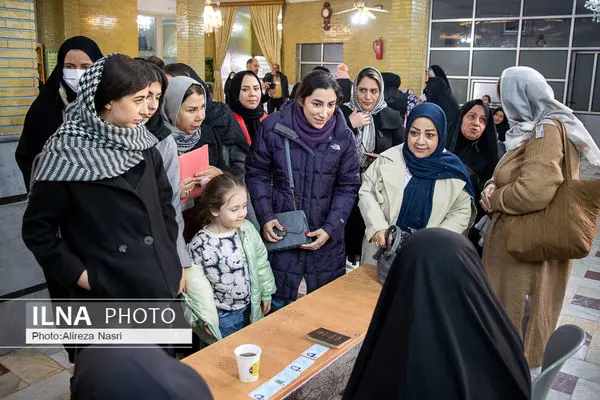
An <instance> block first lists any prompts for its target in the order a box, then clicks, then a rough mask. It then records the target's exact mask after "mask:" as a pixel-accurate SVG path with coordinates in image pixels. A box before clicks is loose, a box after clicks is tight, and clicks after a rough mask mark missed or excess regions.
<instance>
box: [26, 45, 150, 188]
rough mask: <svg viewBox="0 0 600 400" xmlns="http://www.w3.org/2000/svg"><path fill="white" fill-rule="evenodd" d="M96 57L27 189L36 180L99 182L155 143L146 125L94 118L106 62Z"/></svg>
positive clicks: (128, 166) (137, 160)
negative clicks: (108, 121)
mask: <svg viewBox="0 0 600 400" xmlns="http://www.w3.org/2000/svg"><path fill="white" fill-rule="evenodd" d="M113 55H114V54H111V55H108V56H106V57H104V58H101V59H99V60H98V61H96V62H95V63H94V65H92V67H91V68H90V69H88V70H87V71H86V72H85V73H84V74H83V75H82V76H81V79H80V80H79V93H78V95H77V99H76V100H75V101H74V102H73V103H71V104H70V105H69V107H68V108H67V111H66V113H67V120H66V122H64V123H63V124H62V125H61V126H60V127H59V128H58V129H57V131H56V133H54V135H52V136H51V137H50V139H48V141H47V142H46V144H45V146H44V149H43V150H42V152H41V153H40V154H39V155H38V156H37V157H36V158H35V160H34V163H33V170H32V171H33V172H32V174H31V176H32V179H31V187H33V185H34V184H35V182H37V181H87V182H89V181H97V180H100V179H107V178H114V177H117V176H119V175H121V174H123V173H125V172H126V171H128V170H129V169H131V168H132V167H134V166H136V165H137V164H139V163H140V161H142V160H143V158H144V157H143V154H142V152H143V151H144V150H147V149H149V148H151V147H153V146H154V145H156V144H157V143H158V140H157V139H156V138H155V137H154V135H152V134H151V133H149V132H148V130H147V129H146V127H145V126H144V125H139V126H137V127H135V128H122V127H118V126H115V125H112V124H109V123H107V122H105V121H103V120H102V119H100V117H99V116H98V113H97V111H96V107H95V105H94V98H95V96H96V90H97V89H98V85H99V84H100V81H101V79H102V73H103V71H104V64H105V62H106V60H107V59H108V58H109V57H111V56H113Z"/></svg>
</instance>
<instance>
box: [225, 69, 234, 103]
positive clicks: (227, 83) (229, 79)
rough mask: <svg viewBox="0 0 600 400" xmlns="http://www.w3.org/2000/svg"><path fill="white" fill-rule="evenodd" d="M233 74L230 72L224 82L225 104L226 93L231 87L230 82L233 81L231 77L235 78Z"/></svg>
mask: <svg viewBox="0 0 600 400" xmlns="http://www.w3.org/2000/svg"><path fill="white" fill-rule="evenodd" d="M235 74H236V73H235V72H233V71H231V72H230V73H229V76H228V77H227V80H226V81H225V90H224V92H225V103H227V93H229V87H230V86H231V80H232V79H233V77H234V76H235Z"/></svg>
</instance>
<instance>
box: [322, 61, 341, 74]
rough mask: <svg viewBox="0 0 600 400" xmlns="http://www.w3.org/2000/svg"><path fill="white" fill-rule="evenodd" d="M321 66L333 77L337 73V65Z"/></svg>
mask: <svg viewBox="0 0 600 400" xmlns="http://www.w3.org/2000/svg"><path fill="white" fill-rule="evenodd" d="M323 66H324V67H325V68H327V69H328V70H329V72H331V73H332V74H333V75H334V76H335V73H336V72H337V66H338V64H324V65H323Z"/></svg>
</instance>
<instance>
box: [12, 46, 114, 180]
mask: <svg viewBox="0 0 600 400" xmlns="http://www.w3.org/2000/svg"><path fill="white" fill-rule="evenodd" d="M100 58H102V52H101V51H100V48H99V47H98V45H97V44H96V42H94V41H93V40H92V39H90V38H87V37H85V36H74V37H72V38H70V39H67V40H66V41H65V42H64V43H63V44H62V45H61V46H60V49H59V50H58V55H57V57H56V60H57V62H56V67H54V70H53V71H52V73H51V74H50V76H49V77H48V80H47V81H46V84H45V85H44V86H43V87H42V88H41V89H40V94H39V95H38V97H37V98H36V99H35V100H34V102H33V104H31V107H29V111H27V115H26V116H25V123H24V124H23V132H22V133H21V137H20V138H19V144H18V146H17V150H16V152H15V159H16V160H17V164H18V166H19V169H20V170H21V173H22V174H23V180H24V181H25V188H26V189H27V191H29V181H30V177H31V167H32V165H33V159H34V158H35V156H37V155H38V154H39V153H40V151H42V148H43V147H44V144H45V143H46V141H47V140H48V138H49V137H50V136H52V134H54V132H56V130H57V129H58V127H59V126H60V125H61V124H62V123H63V122H64V113H65V108H66V106H67V105H68V104H69V103H71V102H72V101H73V100H75V97H77V83H78V81H79V78H80V77H81V75H82V74H83V72H84V71H85V70H86V69H88V68H90V67H91V66H92V64H93V63H94V62H95V61H96V60H99V59H100Z"/></svg>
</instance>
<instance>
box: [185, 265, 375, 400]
mask: <svg viewBox="0 0 600 400" xmlns="http://www.w3.org/2000/svg"><path fill="white" fill-rule="evenodd" d="M380 291H381V284H380V283H379V281H378V280H377V269H376V268H375V267H374V266H371V265H365V266H361V267H360V268H357V269H356V270H354V271H352V272H350V273H349V274H346V275H345V276H343V277H341V278H339V279H337V280H335V281H334V282H332V283H330V284H328V285H326V286H324V287H322V288H320V289H319V290H317V291H315V292H313V293H311V294H309V295H306V296H304V297H302V298H301V299H299V300H298V301H296V302H294V303H292V304H290V305H289V306H287V307H284V308H283V309H281V310H279V311H277V312H275V313H273V314H271V315H269V316H268V317H266V318H263V319H262V320H260V321H258V322H257V323H255V324H252V325H250V326H248V327H246V328H244V329H243V330H241V331H239V332H236V333H235V334H233V335H231V336H228V337H227V338H225V339H223V340H221V341H219V342H217V343H215V344H213V345H211V346H208V347H207V348H205V349H203V350H201V351H199V352H197V353H195V354H193V355H191V356H189V357H187V358H185V359H184V360H183V362H185V363H186V364H188V365H190V366H191V367H192V368H194V369H195V370H196V371H198V373H200V375H202V377H203V378H204V379H205V380H206V382H207V383H208V386H209V387H210V390H211V391H212V393H213V396H214V398H215V399H216V400H221V399H223V400H233V399H249V397H248V394H249V393H250V392H252V391H253V390H254V389H256V388H257V387H259V386H260V385H261V384H263V383H264V382H266V381H268V380H269V379H271V378H272V377H273V376H275V375H276V374H277V373H279V372H280V371H281V370H283V369H284V368H285V367H286V366H287V365H288V364H290V363H291V362H292V361H294V360H295V359H296V358H298V357H300V355H301V353H302V352H303V351H305V350H306V349H308V348H309V347H310V346H311V345H313V344H314V343H313V342H311V341H309V340H308V339H306V334H307V333H309V332H311V331H313V330H315V329H317V328H320V327H323V328H327V329H330V330H333V331H336V332H339V333H342V334H344V335H347V336H350V337H352V339H350V340H349V341H348V342H346V343H345V344H344V345H343V346H342V347H340V348H339V349H330V350H329V351H327V352H326V353H324V354H323V355H322V356H321V357H319V358H318V359H317V360H316V361H315V363H314V364H313V365H312V366H310V367H309V368H308V369H307V370H305V371H304V372H303V373H302V375H300V377H299V378H296V379H295V380H294V381H293V382H292V383H291V384H289V385H288V386H286V387H285V388H284V389H282V390H281V391H279V392H278V393H277V395H275V396H274V397H272V399H283V398H288V399H290V398H302V397H306V396H298V395H295V392H298V391H299V389H300V388H301V387H302V386H307V385H308V383H310V382H309V381H310V380H311V379H313V378H315V376H317V375H318V374H319V373H321V372H323V371H325V370H326V369H328V368H331V366H332V365H334V364H335V363H336V361H338V360H341V359H342V358H344V356H346V357H345V358H346V359H349V360H347V361H348V362H346V364H349V366H348V365H347V366H346V370H345V371H343V375H345V376H342V377H341V378H344V379H342V380H343V382H342V387H341V388H336V389H335V390H343V387H345V384H346V382H347V379H348V375H349V371H348V369H350V370H351V367H352V365H353V363H354V359H355V358H356V355H357V354H358V350H359V348H360V345H361V344H362V341H363V340H364V335H365V334H366V332H367V329H368V327H369V323H370V322H371V316H372V315H373V310H374V308H375V304H376V303H377V299H378V298H379V293H380ZM247 343H251V344H256V345H259V346H260V347H261V348H262V356H261V360H260V376H259V379H258V381H256V382H252V383H242V382H241V381H240V380H239V379H238V372H237V364H236V359H235V355H234V354H233V350H234V349H235V348H236V347H237V346H239V345H241V344H247ZM338 380H339V379H338ZM330 381H331V380H330ZM329 385H330V386H331V382H329ZM325 389H327V388H325ZM329 389H331V390H334V388H329ZM311 390H319V389H318V388H315V389H311ZM325 391H327V390H325ZM337 393H339V391H338V392H337ZM333 394H335V393H333ZM327 396H328V394H327V395H317V394H313V395H311V396H309V398H311V399H316V398H327Z"/></svg>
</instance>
